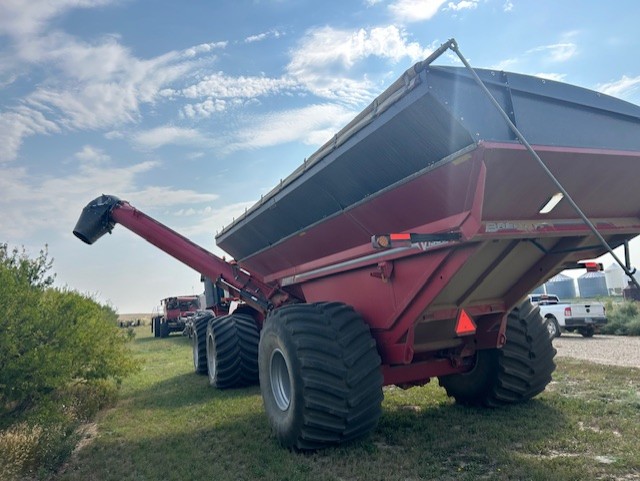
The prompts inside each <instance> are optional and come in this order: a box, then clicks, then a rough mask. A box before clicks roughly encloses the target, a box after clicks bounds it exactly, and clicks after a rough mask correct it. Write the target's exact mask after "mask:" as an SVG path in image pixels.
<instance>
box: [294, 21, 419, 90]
mask: <svg viewBox="0 0 640 481" xmlns="http://www.w3.org/2000/svg"><path fill="white" fill-rule="evenodd" d="M431 50H432V48H430V47H427V48H425V47H423V46H421V45H420V44H419V43H418V42H411V41H409V40H408V39H407V34H406V33H405V32H404V31H402V30H401V29H399V28H398V27H397V26H395V25H389V26H385V27H376V28H371V29H369V30H366V29H359V30H355V31H354V30H339V29H334V28H331V27H323V28H318V29H313V30H310V31H309V32H308V33H307V35H306V36H305V38H304V39H303V40H302V41H301V42H300V44H299V45H298V47H297V48H296V49H295V50H294V51H293V52H292V54H291V60H290V62H289V64H288V65H287V73H288V74H289V75H290V76H291V78H293V79H295V80H296V81H297V82H299V83H300V85H301V86H303V87H304V88H305V89H307V90H308V91H310V92H311V93H313V94H314V95H317V96H319V97H323V98H327V99H339V100H343V101H346V102H349V103H360V102H364V101H368V100H370V99H371V96H372V89H373V87H374V85H375V84H374V82H373V81H372V80H371V78H370V76H369V75H366V74H364V73H363V74H361V75H359V76H358V74H357V71H355V70H356V67H358V66H359V65H360V64H361V62H362V61H363V60H365V59H368V58H371V57H377V58H380V59H386V60H391V61H392V62H398V61H399V60H401V59H404V58H409V59H410V60H412V61H417V60H420V59H423V58H424V57H426V56H427V55H428V53H429V52H430V51H431Z"/></svg>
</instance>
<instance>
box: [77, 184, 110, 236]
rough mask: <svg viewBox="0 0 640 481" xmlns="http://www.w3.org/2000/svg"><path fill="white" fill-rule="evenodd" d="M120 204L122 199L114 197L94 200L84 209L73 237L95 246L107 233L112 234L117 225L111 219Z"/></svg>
mask: <svg viewBox="0 0 640 481" xmlns="http://www.w3.org/2000/svg"><path fill="white" fill-rule="evenodd" d="M119 202H120V199H118V198H117V197H115V196H113V195H104V194H103V195H101V196H100V197H98V198H97V199H93V200H92V201H91V202H89V203H88V204H87V206H86V207H85V208H84V209H82V214H80V218H79V219H78V222H77V223H76V226H75V228H74V229H73V235H75V236H76V237H77V238H78V239H80V240H81V241H82V242H85V243H87V244H93V243H94V242H95V241H97V240H98V239H100V237H102V236H103V235H105V234H106V233H107V232H109V233H110V232H111V231H112V230H113V226H114V225H115V222H114V221H113V220H112V219H111V211H112V210H113V208H114V207H115V206H116V205H118V203H119Z"/></svg>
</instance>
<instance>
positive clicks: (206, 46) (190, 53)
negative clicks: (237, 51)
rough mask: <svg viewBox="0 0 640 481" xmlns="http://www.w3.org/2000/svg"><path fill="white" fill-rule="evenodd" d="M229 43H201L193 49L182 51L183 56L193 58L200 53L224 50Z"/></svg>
mask: <svg viewBox="0 0 640 481" xmlns="http://www.w3.org/2000/svg"><path fill="white" fill-rule="evenodd" d="M228 43H229V42H211V43H201V44H200V45H196V46H195V47H190V48H188V49H186V50H185V51H184V55H185V56H186V57H195V56H196V55H199V54H202V53H208V52H211V51H212V50H214V49H218V48H225V47H226V46H227V45H228Z"/></svg>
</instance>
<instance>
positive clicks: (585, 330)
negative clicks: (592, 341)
mask: <svg viewBox="0 0 640 481" xmlns="http://www.w3.org/2000/svg"><path fill="white" fill-rule="evenodd" d="M578 332H579V333H580V335H581V336H582V337H593V335H594V334H595V333H596V329H595V328H594V327H593V326H585V327H579V328H578Z"/></svg>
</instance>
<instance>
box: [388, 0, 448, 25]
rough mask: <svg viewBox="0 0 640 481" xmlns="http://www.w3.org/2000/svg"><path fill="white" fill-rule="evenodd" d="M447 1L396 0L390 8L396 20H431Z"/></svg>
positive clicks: (412, 21) (411, 21) (408, 21)
mask: <svg viewBox="0 0 640 481" xmlns="http://www.w3.org/2000/svg"><path fill="white" fill-rule="evenodd" d="M445 3H446V0H396V1H395V2H394V3H392V4H390V5H389V7H388V8H389V11H390V12H391V14H392V16H393V17H394V18H395V20H396V21H398V22H405V23H414V22H422V21H425V20H430V19H431V18H433V17H434V16H435V15H436V14H437V13H438V10H439V9H440V7H441V6H442V5H444V4H445ZM452 3H453V2H452Z"/></svg>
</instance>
